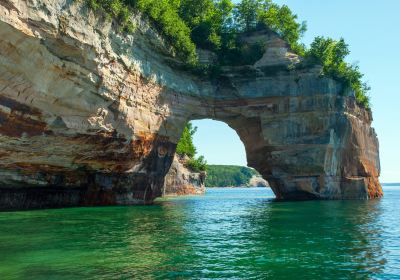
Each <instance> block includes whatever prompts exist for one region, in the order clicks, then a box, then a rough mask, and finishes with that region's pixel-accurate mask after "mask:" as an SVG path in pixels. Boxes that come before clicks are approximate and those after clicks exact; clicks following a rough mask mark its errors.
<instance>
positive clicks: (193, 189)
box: [163, 155, 206, 196]
mask: <svg viewBox="0 0 400 280" xmlns="http://www.w3.org/2000/svg"><path fill="white" fill-rule="evenodd" d="M186 162H187V159H185V158H182V157H180V156H178V155H175V157H174V160H173V162H172V164H171V168H170V169H169V171H168V173H167V175H166V176H165V180H164V190H163V195H164V196H179V195H201V194H204V193H205V191H206V188H205V179H206V173H205V172H194V171H193V170H191V169H189V168H188V167H187V166H186Z"/></svg>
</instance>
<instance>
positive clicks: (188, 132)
mask: <svg viewBox="0 0 400 280" xmlns="http://www.w3.org/2000/svg"><path fill="white" fill-rule="evenodd" d="M196 131H197V127H193V125H192V123H191V122H188V123H187V124H186V126H185V128H184V129H183V132H182V136H181V139H180V140H179V142H178V145H177V146H176V153H177V154H178V155H180V156H187V157H188V158H189V160H188V161H187V162H186V166H187V167H189V168H190V169H192V170H193V171H196V172H198V171H205V170H207V162H206V160H205V159H204V157H203V156H199V157H198V158H196V154H197V151H196V147H195V146H194V144H193V135H194V134H195V133H196Z"/></svg>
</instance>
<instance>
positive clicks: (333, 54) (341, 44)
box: [306, 37, 370, 108]
mask: <svg viewBox="0 0 400 280" xmlns="http://www.w3.org/2000/svg"><path fill="white" fill-rule="evenodd" d="M349 54H350V51H349V48H348V45H347V44H346V43H345V41H344V39H343V38H342V39H340V40H338V41H337V40H333V39H331V38H324V37H317V38H315V40H314V42H313V43H312V44H311V48H310V49H309V50H308V51H307V54H306V57H307V58H308V59H309V60H311V61H313V62H315V63H318V64H321V65H322V66H323V71H324V74H325V75H329V76H331V77H332V78H334V79H336V80H338V81H341V82H342V83H343V85H344V86H345V87H348V88H351V89H353V90H354V92H355V96H356V100H357V102H358V103H359V104H361V105H363V106H364V107H366V108H369V106H370V105H369V97H368V95H367V93H368V91H369V90H370V88H369V86H368V85H367V84H366V83H363V81H362V78H363V76H364V75H363V74H362V73H361V72H360V69H359V67H358V65H352V64H349V63H347V62H346V61H345V58H346V57H347V56H348V55H349Z"/></svg>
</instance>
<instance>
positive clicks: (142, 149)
mask: <svg viewBox="0 0 400 280" xmlns="http://www.w3.org/2000/svg"><path fill="white" fill-rule="evenodd" d="M132 20H133V21H134V22H135V24H136V26H137V28H136V31H135V32H134V33H133V34H121V33H119V32H118V31H117V28H116V27H114V26H113V24H112V22H110V21H108V20H106V19H105V18H102V17H101V16H100V15H95V14H93V13H92V12H91V11H89V10H88V9H87V8H86V7H85V6H84V5H83V4H82V3H81V2H80V1H65V0H52V1H50V0H38V1H15V0H3V1H0V208H2V209H20V208H39V207H61V206H78V205H115V204H145V203H152V201H153V200H154V199H155V198H156V197H158V196H161V195H162V192H163V186H164V177H165V175H166V174H167V172H168V171H169V169H170V166H171V164H172V162H173V158H174V154H175V148H176V143H177V142H178V140H179V137H180V135H181V132H182V130H183V128H184V126H185V124H186V122H187V121H189V120H193V119H202V118H212V119H215V120H220V121H224V122H225V123H227V124H228V125H229V126H231V127H232V128H233V129H234V130H236V132H237V133H238V134H239V136H240V138H241V140H242V141H243V143H244V145H245V148H246V153H247V160H248V163H249V166H251V167H254V168H255V169H257V170H258V171H259V172H260V173H261V174H262V175H263V177H264V178H265V179H266V180H268V182H269V183H270V186H271V188H272V190H273V191H274V193H275V194H276V196H277V198H279V199H368V198H376V197H380V196H382V189H381V186H380V184H379V181H378V177H379V174H380V165H379V152H378V140H377V137H376V134H375V131H374V129H373V128H371V122H372V115H371V112H370V110H368V109H365V108H362V107H360V106H358V105H357V104H356V102H355V99H354V97H353V96H352V94H345V91H346V89H344V88H342V86H341V84H340V83H338V82H336V81H334V80H332V79H330V78H327V77H321V76H320V67H314V66H313V67H311V66H310V67H306V66H304V67H302V68H301V67H296V65H298V64H299V63H301V59H300V58H299V57H297V56H296V55H295V54H294V53H292V52H291V51H290V49H289V48H288V47H287V46H286V45H285V44H283V43H282V40H280V39H279V38H277V37H276V35H275V36H274V35H273V34H270V33H268V34H264V35H262V34H261V35H260V34H257V36H259V37H262V38H265V40H266V46H267V49H266V54H265V55H264V56H263V58H262V59H261V60H260V61H258V62H256V63H255V64H254V65H249V66H242V67H224V68H223V69H222V73H221V74H220V75H219V76H218V77H214V79H212V80H210V79H205V78H204V77H198V76H195V75H193V74H190V73H188V72H187V71H184V70H182V69H180V68H179V67H178V66H177V65H179V63H177V62H176V61H175V60H174V58H172V57H171V56H170V55H169V48H168V45H167V44H166V43H165V42H164V41H163V38H162V36H160V35H159V34H158V33H157V32H156V31H155V29H153V28H152V27H151V25H150V24H148V22H146V21H145V20H142V19H141V16H140V15H139V14H138V15H136V16H135V17H133V18H132ZM248 40H250V39H248ZM269 43H270V44H269Z"/></svg>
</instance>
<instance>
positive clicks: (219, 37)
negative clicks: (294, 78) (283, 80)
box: [84, 0, 369, 108]
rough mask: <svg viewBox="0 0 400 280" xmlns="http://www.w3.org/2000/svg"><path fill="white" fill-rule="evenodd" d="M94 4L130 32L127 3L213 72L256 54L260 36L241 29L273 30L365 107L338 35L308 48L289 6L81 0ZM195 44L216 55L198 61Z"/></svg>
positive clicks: (225, 0) (362, 88) (193, 62)
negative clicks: (251, 38)
mask: <svg viewBox="0 0 400 280" xmlns="http://www.w3.org/2000/svg"><path fill="white" fill-rule="evenodd" d="M84 1H85V2H86V3H87V4H88V6H89V7H91V8H92V9H93V10H101V11H103V12H104V13H105V14H106V15H107V16H108V17H110V18H113V19H115V20H116V21H117V22H118V23H119V25H120V27H121V30H123V31H125V32H132V31H133V30H134V25H133V23H132V21H131V18H130V12H129V9H130V8H133V9H136V10H139V11H141V12H142V13H144V14H145V15H147V16H148V17H149V18H150V19H151V20H152V21H153V23H154V25H155V26H156V27H157V28H158V29H159V30H160V32H162V33H163V34H164V35H165V37H166V38H167V40H168V41H169V42H170V44H171V46H172V47H173V49H174V53H175V54H176V56H177V57H179V58H180V59H181V60H183V61H184V62H185V63H186V64H187V65H189V66H190V67H192V68H194V69H197V70H200V72H204V73H207V74H213V73H214V74H215V73H218V71H214V70H213V69H214V68H218V66H219V65H251V64H254V62H256V61H257V60H258V59H260V58H261V57H262V55H263V53H264V50H265V45H264V44H263V43H262V42H255V43H252V44H248V43H244V42H243V40H242V39H241V38H242V37H243V35H245V34H248V33H250V32H253V31H256V30H262V29H269V30H272V31H274V32H276V33H277V34H278V35H280V36H281V37H282V38H283V39H285V40H286V41H287V42H288V43H289V45H290V46H291V48H292V50H293V51H295V52H296V53H297V54H299V55H301V56H303V57H305V59H306V60H307V61H308V62H311V63H315V64H321V65H322V66H323V74H324V75H326V76H330V77H332V78H334V79H336V80H338V81H341V82H342V83H343V84H344V86H345V87H349V88H351V89H353V91H354V92H355V96H356V100H357V102H358V103H359V104H361V105H363V106H365V107H366V108H368V107H369V97H368V95H367V92H368V90H369V87H368V86H367V85H366V84H365V83H364V82H363V81H362V78H363V74H362V73H361V72H360V70H359V67H358V66H357V65H352V64H349V63H347V62H346V61H345V58H346V57H347V55H348V54H349V49H348V45H347V44H346V43H345V42H344V40H343V39H340V40H333V39H330V38H324V37H317V38H316V39H315V41H314V42H313V43H312V44H311V47H310V48H309V49H307V48H306V47H305V46H304V45H303V44H302V43H301V42H300V39H301V37H302V35H303V34H304V32H305V31H306V29H307V28H306V24H305V22H302V23H299V22H298V20H297V15H295V14H294V13H293V12H292V11H291V10H290V8H289V7H288V6H286V5H282V6H279V5H277V4H275V3H273V2H272V0H242V1H241V2H239V3H238V4H234V3H233V2H232V1H231V0H84ZM196 48H203V49H208V50H211V51H213V52H215V53H216V54H217V56H218V61H217V62H215V63H213V65H209V66H204V65H199V64H198V60H197V54H196Z"/></svg>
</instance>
